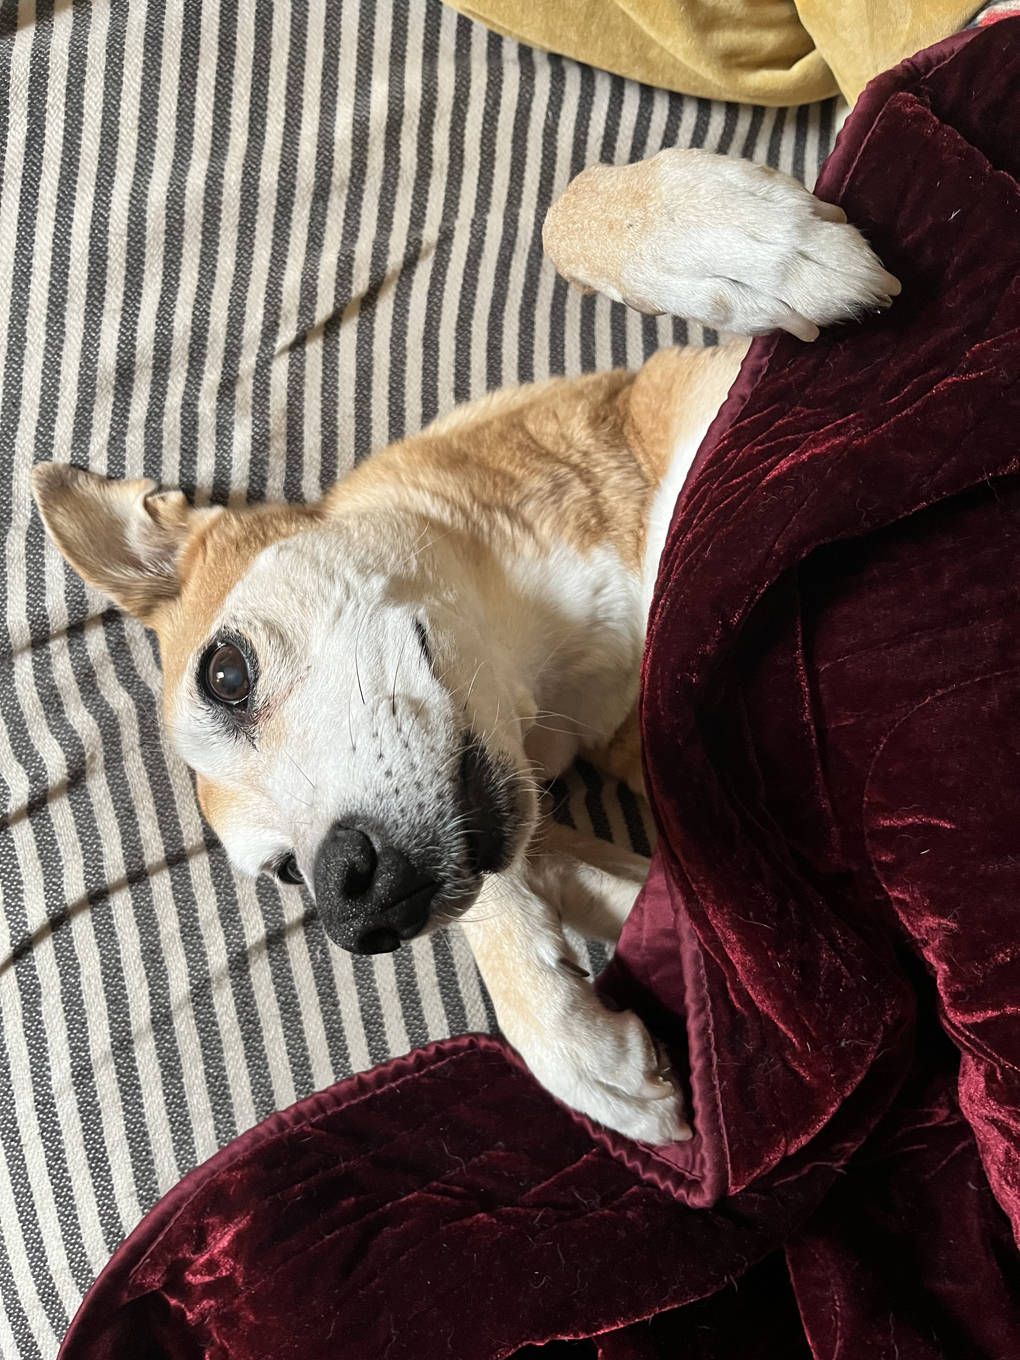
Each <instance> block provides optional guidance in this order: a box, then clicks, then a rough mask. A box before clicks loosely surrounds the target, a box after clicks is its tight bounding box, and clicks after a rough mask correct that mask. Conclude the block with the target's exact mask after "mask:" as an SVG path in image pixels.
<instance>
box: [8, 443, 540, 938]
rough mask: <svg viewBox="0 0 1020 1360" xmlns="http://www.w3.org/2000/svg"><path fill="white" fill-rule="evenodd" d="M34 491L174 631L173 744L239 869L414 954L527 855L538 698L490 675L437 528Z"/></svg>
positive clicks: (124, 600)
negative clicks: (487, 882) (427, 935)
mask: <svg viewBox="0 0 1020 1360" xmlns="http://www.w3.org/2000/svg"><path fill="white" fill-rule="evenodd" d="M33 489H34V491H35V495H36V499H37V501H38V504H39V507H40V510H41V512H42V515H43V519H44V521H45V524H46V527H47V529H48V530H49V533H50V535H51V536H52V538H53V539H54V540H55V542H56V544H57V546H58V547H59V548H60V550H61V552H62V553H63V554H64V556H65V557H66V558H67V559H68V561H69V562H70V563H71V565H72V566H73V567H74V568H75V569H76V570H77V571H78V572H79V573H80V574H81V575H82V576H83V577H84V578H85V580H86V581H88V582H89V583H90V584H92V585H94V586H96V587H98V588H99V589H100V590H102V591H104V592H105V593H106V594H108V595H109V596H111V597H112V598H113V599H114V600H116V601H117V603H119V604H120V605H122V606H123V607H124V608H125V609H127V610H129V611H130V612H131V613H132V614H134V615H135V616H136V617H138V618H140V619H141V620H142V621H143V622H144V623H146V624H148V625H149V626H150V627H152V628H154V629H155V630H156V633H157V635H158V637H159V641H160V649H161V657H162V664H163V672H164V710H165V716H166V720H167V724H168V726H169V728H170V731H171V733H172V736H173V739H174V742H175V744H176V746H177V749H178V750H179V751H180V753H181V754H182V755H183V756H184V758H185V759H186V760H187V761H188V763H189V764H190V765H191V766H192V767H193V768H194V770H195V772H196V775H197V788H198V795H199V799H200V802H201V804H202V809H203V811H204V812H205V814H206V816H207V818H208V820H209V821H210V823H211V824H212V826H213V828H214V830H215V831H216V832H217V834H218V835H219V836H220V838H221V839H222V841H223V843H224V845H225V847H226V849H227V851H228V853H229V855H230V857H231V859H232V860H233V861H234V863H235V864H236V865H237V866H238V867H239V868H240V869H242V870H243V871H246V872H247V873H249V874H257V873H260V872H270V873H275V874H276V875H278V876H279V877H280V878H282V879H284V880H286V881H288V882H295V881H300V880H303V881H304V882H305V883H306V884H307V885H308V887H309V888H310V889H311V891H312V893H313V895H314V897H315V900H316V904H317V907H318V910H319V913H320V915H321V917H322V920H323V923H324V925H325V928H326V930H327V932H328V933H329V935H330V936H331V938H332V939H333V940H335V941H336V942H337V943H338V944H340V945H342V946H344V947H345V948H347V949H351V950H355V951H358V952H362V953H376V952H381V951H388V950H392V949H396V948H397V947H398V946H399V945H400V943H401V942H402V941H403V940H407V939H410V938H412V937H413V936H415V935H417V934H419V933H420V932H421V931H422V930H424V929H425V928H426V927H432V926H435V925H439V924H442V923H443V922H445V921H448V920H451V919H453V918H455V917H456V916H457V915H458V914H459V913H460V912H462V911H463V910H464V909H466V907H467V906H468V905H470V903H471V902H472V901H473V900H474V898H475V896H476V895H477V892H478V889H479V886H480V883H481V878H482V875H483V874H485V873H488V872H492V871H495V870H499V869H501V868H504V867H505V866H506V865H507V864H508V863H509V862H510V861H511V860H512V859H513V858H514V856H515V855H516V854H517V853H518V852H519V850H520V849H521V848H522V845H523V844H524V842H525V841H526V839H527V836H528V834H529V833H530V830H531V827H532V826H533V824H534V820H535V816H536V808H535V794H534V791H533V779H532V778H531V774H530V767H529V764H528V761H527V758H526V757H525V754H524V747H523V741H524V732H525V728H526V725H527V720H528V711H527V710H528V699H527V696H524V697H523V698H522V696H521V695H520V694H517V693H514V692H513V689H512V685H511V684H509V682H507V681H505V680H501V678H500V676H499V674H498V669H499V668H498V667H493V666H492V665H491V664H486V656H485V646H486V644H485V643H484V642H483V641H482V636H481V634H482V631H483V630H484V623H483V621H482V619H481V618H480V617H475V614H477V613H478V611H477V610H473V606H472V603H471V599H470V597H469V594H466V593H464V592H460V591H458V589H457V580H456V577H457V571H458V570H459V568H458V567H457V566H456V563H455V561H454V558H455V554H453V549H452V547H451V548H449V549H447V552H448V559H447V561H446V563H445V567H446V569H445V570H444V569H443V564H442V563H439V562H438V559H437V557H436V555H435V552H432V553H427V552H423V551H422V545H423V543H424V542H425V541H426V540H427V539H428V533H429V526H428V524H427V523H423V522H421V521H418V522H414V521H413V516H412V517H411V518H410V519H409V518H408V516H406V515H404V516H401V515H400V514H398V513H396V512H395V511H392V510H391V509H387V507H386V506H385V505H380V506H377V507H376V508H375V509H374V510H372V511H371V512H369V510H367V509H366V508H365V506H364V505H361V506H360V508H359V509H357V511H356V512H355V513H352V514H350V515H347V516H338V515H337V514H336V513H335V512H334V510H333V508H332V506H331V504H330V502H329V500H328V499H327V501H326V502H322V503H321V504H320V505H318V506H311V507H300V506H271V507H257V508H252V509H247V510H242V511H234V510H228V509H225V508H222V507H212V508H208V509H199V510H196V509H192V508H191V507H189V505H188V503H187V501H186V500H185V498H184V496H183V495H182V494H181V493H180V492H169V493H165V492H164V493H161V492H159V491H158V490H157V488H156V486H155V484H154V483H152V482H149V481H133V482H113V481H107V480H106V479H105V478H102V477H97V476H95V475H94V474H91V473H87V472H83V471H81V470H79V469H76V468H71V467H68V466H64V465H58V464H45V465H42V466H40V467H38V468H36V470H35V473H34V479H33ZM370 499H371V498H370ZM437 551H439V552H440V553H442V551H443V549H442V548H440V549H439V550H437Z"/></svg>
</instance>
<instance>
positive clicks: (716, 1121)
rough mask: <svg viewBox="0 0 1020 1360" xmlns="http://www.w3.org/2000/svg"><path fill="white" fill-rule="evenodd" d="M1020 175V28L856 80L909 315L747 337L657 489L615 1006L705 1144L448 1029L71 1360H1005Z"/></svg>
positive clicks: (354, 1094) (168, 1228)
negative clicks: (620, 1129)
mask: <svg viewBox="0 0 1020 1360" xmlns="http://www.w3.org/2000/svg"><path fill="white" fill-rule="evenodd" d="M1018 179H1020V20H1011V21H1005V22H1002V23H999V24H997V25H995V26H994V27H992V28H990V29H987V30H983V31H979V32H978V33H977V34H976V35H975V36H973V37H971V38H969V40H963V39H954V40H950V41H949V42H948V43H945V44H942V45H941V46H940V47H939V48H936V49H932V50H931V51H930V52H928V53H925V54H922V55H921V56H920V57H918V58H915V59H914V60H913V61H912V62H909V63H907V64H906V65H904V66H903V67H901V68H899V69H898V70H897V71H895V72H892V73H890V74H889V75H887V76H884V77H882V78H881V79H880V80H879V81H877V82H876V83H875V84H873V85H872V86H871V87H870V88H869V90H868V91H867V92H866V94H865V95H864V97H863V98H862V100H861V102H860V104H859V106H858V108H857V110H856V111H855V113H854V115H853V117H852V119H851V120H850V122H849V123H848V125H847V127H846V129H845V130H844V133H843V134H842V136H841V139H840V142H839V144H838V147H837V150H836V152H835V154H834V155H833V157H832V158H831V159H830V161H829V162H828V164H827V166H826V169H825V172H824V174H823V177H822V180H821V182H820V184H819V188H818V192H819V193H820V194H821V195H822V196H823V197H826V198H829V199H832V200H834V201H838V202H840V203H841V204H842V205H843V206H844V207H845V208H846V210H847V213H848V215H849V217H850V219H851V220H852V221H854V222H855V223H857V224H858V225H859V226H861V227H863V228H864V229H865V231H866V232H867V233H868V235H869V237H870V239H871V240H872V242H873V243H874V245H875V246H876V248H877V250H878V252H879V253H880V255H881V256H882V258H883V260H884V261H885V263H886V265H887V266H888V267H889V268H890V269H892V270H893V271H894V272H895V273H896V274H898V275H899V277H900V278H901V279H902V280H903V283H904V291H903V295H902V297H901V298H900V299H899V300H898V301H897V303H896V305H895V306H894V308H893V309H892V310H891V311H890V312H888V313H886V314H884V315H882V316H881V317H876V318H874V319H873V320H870V321H868V322H867V323H865V324H864V325H851V326H848V327H847V328H845V329H844V330H839V331H835V332H833V333H830V334H827V335H824V336H823V338H822V339H820V340H819V341H818V342H817V343H816V344H814V345H811V346H803V345H801V344H799V343H798V342H797V341H794V340H791V339H790V338H788V337H781V338H779V339H770V340H768V341H762V342H759V343H757V344H756V345H755V347H754V348H753V350H752V351H751V354H750V356H749V358H748V360H747V363H746V364H745V366H744V369H743V371H742V373H741V376H740V378H739V379H738V383H737V385H736V388H735V389H734V391H733V393H732V394H731V396H730V398H729V400H728V402H727V404H726V406H725V408H724V410H723V411H722V412H721V414H720V416H719V419H718V420H717V421H716V424H715V425H714V427H713V429H712V431H711V432H710V434H709V437H708V439H707V441H706V444H705V446H704V448H703V449H702V452H701V454H700V455H699V459H698V464H697V465H696V468H695V470H694V472H693V474H692V477H691V478H690V479H689V481H688V485H687V488H686V490H685V493H684V496H683V498H682V502H681V505H680V506H679V508H678V512H677V515H676V518H675V521H674V525H673V528H672V532H671V535H670V539H669V543H668V545H667V549H666V552H665V554H664V557H663V563H662V570H661V575H660V580H659V586H658V591H657V597H656V600H655V603H654V606H653V610H652V618H651V627H650V633H649V642H648V648H647V653H646V660H645V677H644V680H645V683H644V698H643V710H642V711H643V723H644V735H645V749H646V756H647V766H648V782H649V789H650V793H651V796H652V800H653V806H654V810H655V815H656V818H657V821H658V825H659V828H660V833H661V842H660V852H659V855H658V857H657V859H656V861H655V865H654V868H653V873H652V877H651V880H650V882H649V885H648V888H647V889H646V891H645V892H644V894H643V895H642V897H641V899H640V901H639V903H638V906H637V908H636V910H635V912H634V915H633V917H632V919H631V921H630V922H629V923H628V926H627V929H626V931H625V933H624V938H623V940H622V941H621V944H620V948H619V950H618V952H617V954H616V956H615V959H614V962H613V964H612V966H611V968H610V970H609V972H608V973H607V975H606V976H605V977H604V978H603V980H602V983H601V985H602V987H603V988H604V990H605V992H606V993H607V994H608V995H610V996H612V997H613V998H615V999H616V1000H617V1001H619V1002H622V1003H625V1004H627V1005H632V1006H635V1007H636V1008H637V1009H638V1010H639V1011H640V1012H641V1013H642V1014H643V1015H644V1016H645V1017H646V1019H647V1020H648V1022H649V1024H650V1025H651V1026H652V1028H653V1029H654V1030H655V1031H656V1032H657V1033H658V1034H660V1035H661V1036H662V1037H663V1038H664V1039H665V1040H666V1041H667V1042H668V1043H669V1044H670V1045H671V1047H672V1051H673V1055H674V1061H675V1063H676V1065H677V1067H678V1068H679V1069H681V1070H683V1071H685V1072H687V1073H688V1074H689V1075H688V1096H689V1100H690V1104H691V1108H692V1109H693V1114H694V1124H695V1129H696V1135H695V1137H694V1139H693V1141H692V1142H690V1143H687V1144H682V1145H677V1146H676V1147H675V1148H673V1149H651V1148H647V1147H644V1146H641V1145H637V1144H634V1143H628V1142H627V1140H625V1139H623V1138H619V1137H615V1136H606V1135H605V1134H604V1133H603V1132H602V1131H599V1130H597V1129H594V1128H593V1127H591V1126H589V1125H588V1124H586V1123H585V1122H584V1121H583V1120H581V1119H579V1118H576V1117H574V1116H573V1115H571V1114H570V1113H569V1112H568V1111H567V1110H565V1109H564V1108H563V1107H561V1106H559V1105H558V1104H557V1103H556V1102H555V1101H554V1100H552V1098H551V1097H549V1096H547V1095H546V1094H545V1093H544V1092H543V1091H542V1090H540V1089H539V1087H538V1086H537V1085H536V1084H535V1083H534V1081H533V1080H532V1079H531V1078H530V1076H529V1075H528V1074H527V1072H526V1071H524V1070H523V1068H522V1067H521V1066H520V1064H519V1063H518V1062H517V1060H516V1059H515V1057H514V1055H513V1054H512V1053H511V1052H509V1051H508V1050H507V1049H506V1047H505V1046H503V1045H502V1044H500V1043H499V1042H498V1041H496V1040H493V1039H489V1038H486V1037H479V1036H468V1037H464V1038H459V1039H453V1040H450V1041H448V1042H445V1043H441V1044H437V1045H434V1046H433V1047H431V1048H429V1049H425V1050H422V1051H419V1052H416V1053H413V1054H411V1055H410V1056H409V1057H407V1058H403V1059H399V1060H397V1061H394V1062H391V1063H390V1064H388V1065H387V1066H385V1067H383V1068H380V1069H377V1070H376V1071H373V1072H371V1073H368V1074H367V1075H365V1076H361V1077H357V1078H354V1079H352V1080H350V1081H346V1082H343V1083H341V1084H340V1085H338V1086H335V1087H333V1088H332V1089H331V1090H328V1091H326V1092H324V1093H322V1094H321V1095H317V1096H314V1097H312V1098H311V1099H309V1100H306V1101H303V1102H302V1103H301V1104H299V1105H297V1106H295V1107H293V1108H292V1109H290V1110H288V1111H286V1112H284V1113H282V1114H279V1115H276V1116H274V1117H273V1118H272V1119H270V1120H268V1121H267V1122H266V1123H265V1124H263V1125H261V1126H260V1127H258V1128H256V1129H253V1130H252V1131H251V1132H249V1133H247V1134H245V1135H244V1136H243V1137H241V1138H239V1139H238V1140H237V1141H236V1142H235V1143H233V1144H232V1145H230V1146H229V1147H227V1148H226V1149H225V1150H224V1151H223V1152H221V1153H220V1154H219V1155H218V1156H217V1157H215V1158H213V1160H212V1161H210V1162H209V1163H207V1164H206V1165H205V1166H203V1167H200V1168H199V1169H198V1170H197V1171H196V1172H194V1173H193V1174H192V1175H191V1176H189V1177H188V1178H187V1179H186V1180H185V1181H184V1182H183V1183H182V1184H181V1185H180V1186H179V1187H178V1188H177V1189H176V1190H175V1191H174V1192H172V1193H171V1194H170V1195H168V1196H167V1197H166V1199H165V1200H164V1201H163V1202H162V1203H161V1204H160V1205H159V1206H157V1208H156V1209H155V1210H154V1211H153V1212H152V1213H151V1214H150V1215H149V1216H148V1218H147V1219H146V1220H145V1221H144V1222H143V1223H142V1224H141V1226H140V1227H139V1229H138V1230H137V1231H136V1232H135V1233H134V1234H133V1235H132V1237H131V1238H130V1239H129V1240H128V1242H127V1243H126V1244H125V1245H124V1246H123V1247H122V1249H121V1250H120V1251H119V1252H118V1254H117V1255H116V1256H115V1257H114V1259H113V1260H112V1261H111V1263H110V1265H109V1267H108V1268H107V1270H106V1271H105V1272H104V1274H103V1275H102V1276H101V1277H100V1279H99V1281H98V1282H97V1284H96V1286H95V1287H94V1289H93V1290H92V1292H91V1294H90V1295H89V1297H88V1298H87V1300H86V1302H85V1304H84V1305H83V1307H82V1310H81V1311H80V1313H79V1314H78V1317H77V1319H76V1320H75V1323H74V1325H73V1327H72V1328H71V1331H70V1333H69V1334H68V1337H67V1340H66V1342H65V1345H64V1348H63V1350H62V1352H61V1355H62V1357H63V1360H157V1357H162V1358H163V1360H199V1357H203V1358H204V1360H228V1358H229V1360H268V1358H269V1357H272V1360H283V1357H294V1358H295V1360H298V1357H300V1360H312V1358H313V1357H314V1360H333V1358H334V1357H335V1360H381V1357H386V1358H387V1360H433V1357H436V1358H437V1360H438V1357H446V1356H450V1357H453V1358H454V1360H497V1357H504V1356H509V1355H513V1354H537V1353H540V1354H542V1355H546V1356H549V1357H550V1360H551V1357H553V1356H555V1355H559V1354H561V1353H562V1354H564V1355H573V1354H577V1355H579V1356H583V1355H587V1356H592V1357H594V1356H596V1355H598V1356H601V1357H603V1360H641V1358H642V1357H644V1358H645V1360H651V1357H659V1356H661V1357H666V1356H677V1357H684V1360H691V1358H694V1360H697V1358H704V1360H707V1357H716V1358H717V1360H724V1358H725V1360H738V1357H739V1358H740V1360H746V1357H749V1356H754V1357H763V1358H764V1360H767V1358H768V1357H774V1360H780V1358H782V1360H792V1357H806V1356H809V1355H811V1354H813V1355H814V1356H815V1357H817V1358H818V1360H821V1358H822V1357H824V1358H825V1360H830V1357H831V1358H833V1360H835V1357H839V1360H867V1358H869V1357H876V1360H877V1357H886V1356H888V1357H890V1360H891V1358H892V1357H894V1356H895V1357H899V1360H937V1358H944V1357H957V1356H959V1357H988V1358H989V1360H991V1358H992V1357H995V1360H1010V1358H1011V1357H1020V1254H1018V1251H1017V1247H1016V1242H1015V1233H1016V1232H1017V1229H1018V1228H1020V1070H1018V1068H1020V1018H1018V1011H1020V695H1018V680H1020V329H1018V328H1020V278H1018V276H1020V185H1018V183H1017V180H1018ZM551 1338H560V1339H561V1340H560V1341H559V1342H557V1343H554V1344H552V1345H550V1346H549V1347H548V1348H547V1349H546V1350H544V1351H541V1352H536V1351H534V1350H533V1349H532V1347H534V1346H537V1345H539V1344H540V1343H545V1342H548V1341H549V1340H550V1339H551ZM563 1338H566V1340H562V1339H563ZM584 1338H595V1339H594V1340H585V1339H584ZM522 1348H523V1349H522Z"/></svg>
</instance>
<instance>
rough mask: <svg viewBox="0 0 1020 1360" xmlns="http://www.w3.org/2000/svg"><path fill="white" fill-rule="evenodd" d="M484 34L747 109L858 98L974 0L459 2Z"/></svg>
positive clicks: (959, 18)
mask: <svg viewBox="0 0 1020 1360" xmlns="http://www.w3.org/2000/svg"><path fill="white" fill-rule="evenodd" d="M452 3H453V6H454V8H455V9H458V10H460V11H461V12H462V13H463V14H466V15H468V16H469V17H470V18H472V19H477V20H478V21H479V22H480V23H483V24H487V25H488V26H489V28H494V29H496V31H497V32H499V33H503V34H505V35H506V36H507V37H511V38H516V39H517V40H518V41H520V42H524V43H528V44H529V45H530V46H532V47H541V48H544V49H545V50H546V51H549V52H561V53H563V54H564V56H568V57H576V58H577V59H578V60H579V61H586V62H589V63H590V64H591V65H593V66H601V67H603V68H604V69H605V70H607V71H613V72H615V73H616V74H617V75H622V76H629V77H631V78H632V79H633V80H642V81H644V82H645V83H646V84H648V85H658V86H660V87H662V88H664V89H669V90H679V91H680V92H681V93H683V94H692V95H700V96H702V97H704V98H706V99H731V100H736V101H738V102H740V103H746V104H806V103H810V102H811V101H813V100H815V99H826V98H828V97H829V96H830V95H833V94H836V93H837V91H840V90H841V91H842V92H843V94H844V95H845V96H846V97H847V99H848V100H849V101H850V102H851V103H853V102H854V100H856V98H857V96H858V95H859V94H860V92H861V90H862V89H863V88H864V86H865V85H866V84H867V82H868V81H869V80H870V79H871V78H872V76H875V75H878V74H879V72H881V71H886V70H888V69H889V67H891V66H895V65H896V63H897V62H899V61H901V60H902V59H903V58H904V57H909V56H911V55H912V54H913V53H914V52H918V51H920V50H921V48H922V47H927V46H929V45H930V44H931V43H933V42H937V41H938V40H939V39H940V38H944V37H947V36H948V35H949V34H950V33H954V32H956V30H957V29H958V28H961V27H962V26H963V24H965V23H966V22H967V20H968V19H969V18H970V17H971V15H972V14H973V13H974V11H975V9H977V8H978V0H452Z"/></svg>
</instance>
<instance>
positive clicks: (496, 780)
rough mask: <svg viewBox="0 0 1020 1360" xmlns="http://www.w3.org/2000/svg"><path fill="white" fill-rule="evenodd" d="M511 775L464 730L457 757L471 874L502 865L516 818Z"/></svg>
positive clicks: (484, 872)
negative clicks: (458, 756)
mask: <svg viewBox="0 0 1020 1360" xmlns="http://www.w3.org/2000/svg"><path fill="white" fill-rule="evenodd" d="M511 785H512V778H511V777H510V776H509V774H508V772H507V771H506V770H504V769H502V768H501V766H500V767H497V765H496V763H495V762H494V761H493V759H492V757H491V756H490V755H489V753H488V751H487V750H486V747H485V743H484V742H483V741H482V740H481V739H480V738H479V737H478V736H476V734H475V733H473V732H470V731H469V732H466V733H465V734H464V737H463V745H462V751H461V761H460V803H461V813H462V816H463V819H464V830H465V840H466V845H467V867H468V870H469V872H470V873H471V874H472V876H475V877H477V876H479V875H481V874H487V873H494V872H496V871H497V870H499V869H501V868H503V867H504V865H505V864H506V861H507V858H508V854H507V851H508V848H509V846H510V843H511V842H512V840H513V838H514V823H515V822H516V821H517V820H518V817H517V813H516V808H515V806H514V799H513V796H512V793H511V791H510V790H511Z"/></svg>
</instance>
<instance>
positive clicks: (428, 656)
mask: <svg viewBox="0 0 1020 1360" xmlns="http://www.w3.org/2000/svg"><path fill="white" fill-rule="evenodd" d="M414 631H415V633H416V635H417V638H418V645H419V646H420V647H421V654H422V656H423V657H424V658H425V664H426V666H428V667H429V669H431V667H432V648H431V647H430V646H429V635H428V633H427V632H426V631H425V625H424V624H423V623H422V621H421V619H415V621H414Z"/></svg>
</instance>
